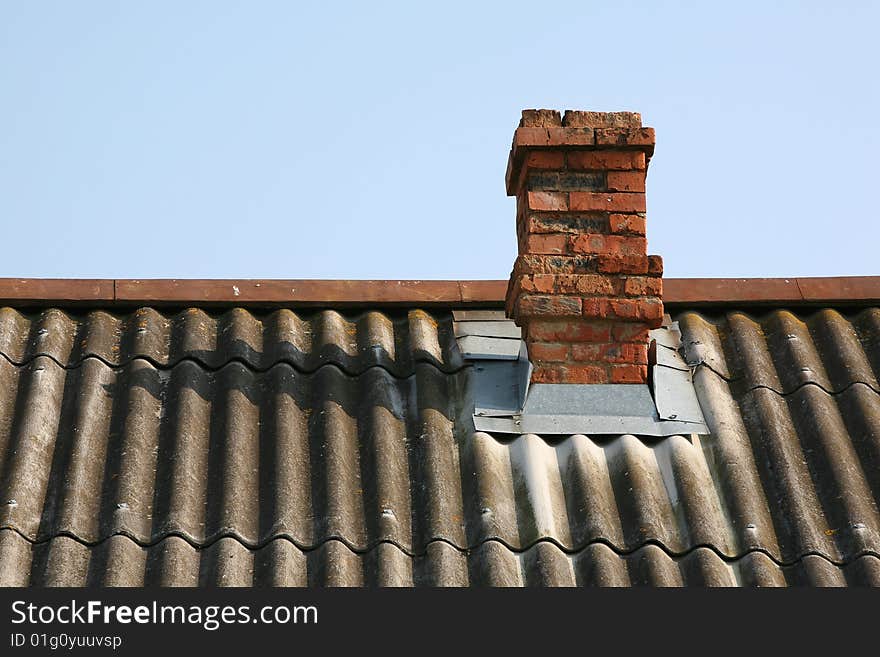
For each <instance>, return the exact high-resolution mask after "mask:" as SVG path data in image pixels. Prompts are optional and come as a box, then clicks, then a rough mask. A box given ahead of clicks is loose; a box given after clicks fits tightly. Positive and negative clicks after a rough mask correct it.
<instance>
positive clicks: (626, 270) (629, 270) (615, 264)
mask: <svg viewBox="0 0 880 657" xmlns="http://www.w3.org/2000/svg"><path fill="white" fill-rule="evenodd" d="M597 258H598V270H599V272H600V273H603V274H647V273H648V257H647V256H619V255H615V256H610V255H602V256H597Z"/></svg>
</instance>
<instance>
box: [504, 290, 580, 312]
mask: <svg viewBox="0 0 880 657" xmlns="http://www.w3.org/2000/svg"><path fill="white" fill-rule="evenodd" d="M515 311H516V316H517V317H523V316H524V317H533V316H550V317H577V316H578V315H580V314H581V312H582V305H581V300H580V299H579V298H578V297H562V296H555V295H553V296H551V295H541V294H522V295H520V297H519V298H518V299H517V300H516V308H515Z"/></svg>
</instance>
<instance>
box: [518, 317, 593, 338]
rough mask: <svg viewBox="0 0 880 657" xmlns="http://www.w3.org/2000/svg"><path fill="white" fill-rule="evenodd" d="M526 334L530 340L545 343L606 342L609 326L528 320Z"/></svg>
mask: <svg viewBox="0 0 880 657" xmlns="http://www.w3.org/2000/svg"><path fill="white" fill-rule="evenodd" d="M527 332H528V335H529V337H530V338H531V339H533V340H541V341H545V342H590V341H593V342H608V341H609V340H610V339H611V324H609V323H608V322H593V321H588V320H577V319H569V320H564V321H559V320H552V319H530V320H529V321H528V325H527Z"/></svg>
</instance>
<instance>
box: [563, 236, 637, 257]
mask: <svg viewBox="0 0 880 657" xmlns="http://www.w3.org/2000/svg"><path fill="white" fill-rule="evenodd" d="M647 248H648V244H647V242H646V241H645V238H644V237H622V236H620V235H594V234H589V233H588V234H585V235H578V236H576V237H572V240H571V243H570V249H571V251H572V253H586V254H593V255H606V256H624V257H627V256H644V255H645V251H646V250H647Z"/></svg>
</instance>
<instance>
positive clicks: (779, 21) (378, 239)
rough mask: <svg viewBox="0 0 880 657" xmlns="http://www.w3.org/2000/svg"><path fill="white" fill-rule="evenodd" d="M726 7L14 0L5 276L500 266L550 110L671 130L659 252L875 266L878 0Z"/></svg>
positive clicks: (510, 248) (675, 264) (776, 270)
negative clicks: (528, 111)
mask: <svg viewBox="0 0 880 657" xmlns="http://www.w3.org/2000/svg"><path fill="white" fill-rule="evenodd" d="M771 4H772V6H770V5H771ZM724 5H725V6H721V3H714V2H713V3H699V4H698V3H660V2H642V3H625V2H596V3H593V2H583V3H581V2H569V3H549V4H544V5H542V4H541V3H536V2H534V1H532V2H528V3H517V2H510V1H508V2H499V3H478V2H468V3H455V2H442V3H439V2H437V3H431V4H430V5H427V4H426V3H412V2H409V3H399V4H391V3H381V2H369V3H351V4H349V5H343V4H335V3H334V4H332V5H331V4H329V3H294V2H248V3H244V2H236V3H233V2H186V3H181V2H158V1H153V2H142V3H133V2H126V3H121V2H57V3H49V2H40V3H36V2H18V3H14V2H4V3H2V4H0V85H2V86H0V94H2V96H0V217H2V218H0V221H2V224H0V225H2V233H0V241H2V242H3V249H2V257H0V276H14V277H109V278H172V277H173V278H441V279H443V278H452V279H459V278H489V279H495V278H506V277H507V276H508V274H509V272H510V267H511V265H512V263H513V260H514V257H515V254H516V241H515V230H514V200H513V199H512V198H508V197H506V196H505V191H504V182H503V179H504V170H505V166H506V162H507V153H508V149H509V147H510V141H511V137H512V135H513V130H514V128H515V127H516V125H517V122H518V120H519V113H520V110H521V109H523V108H534V107H547V108H557V109H566V108H572V109H589V110H632V111H639V112H641V113H642V118H643V123H644V124H645V125H649V126H653V127H654V128H655V129H656V131H657V149H656V154H655V156H654V158H653V159H652V161H651V167H650V171H649V174H648V240H649V252H650V253H659V254H661V255H663V257H664V261H665V265H666V276H671V277H686V276H752V277H758V276H830V275H872V274H878V273H880V271H878V264H877V263H878V256H877V253H878V238H880V227H878V226H880V217H878V216H877V211H876V201H875V198H876V195H877V188H878V180H877V172H878V166H877V158H878V133H880V129H878V127H877V116H878V110H880V83H878V79H880V74H878V71H877V65H878V55H877V37H876V28H877V25H878V19H880V3H877V2H873V3H868V2H864V3H855V2H850V3H838V2H834V3H828V2H823V3H809V2H789V3H764V2H759V3H752V4H749V3H724Z"/></svg>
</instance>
